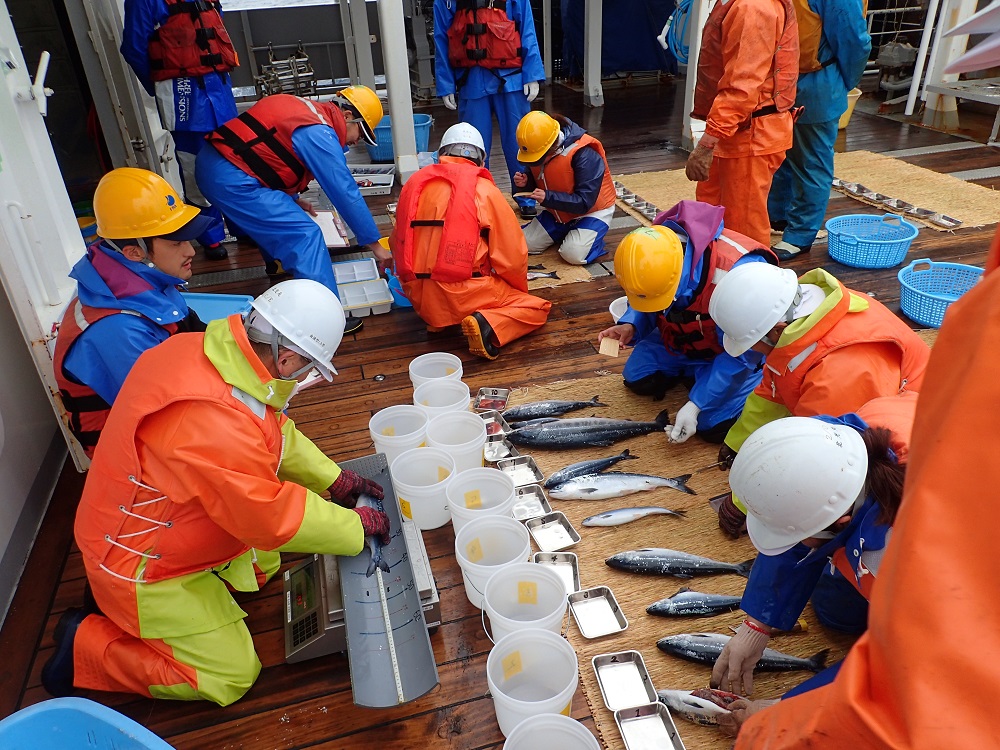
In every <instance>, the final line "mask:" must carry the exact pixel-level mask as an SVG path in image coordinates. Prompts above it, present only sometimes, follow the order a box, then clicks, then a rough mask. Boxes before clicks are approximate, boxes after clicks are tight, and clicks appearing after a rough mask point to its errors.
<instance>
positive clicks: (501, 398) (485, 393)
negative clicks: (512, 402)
mask: <svg viewBox="0 0 1000 750" xmlns="http://www.w3.org/2000/svg"><path fill="white" fill-rule="evenodd" d="M509 399H510V388H480V389H479V393H477V394H476V400H475V401H473V402H472V408H473V409H475V410H476V411H487V410H492V411H503V410H504V409H506V408H507V401H508V400H509Z"/></svg>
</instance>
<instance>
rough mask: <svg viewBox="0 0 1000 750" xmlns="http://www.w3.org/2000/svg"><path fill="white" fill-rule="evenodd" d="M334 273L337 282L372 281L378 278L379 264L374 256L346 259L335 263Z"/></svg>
mask: <svg viewBox="0 0 1000 750" xmlns="http://www.w3.org/2000/svg"><path fill="white" fill-rule="evenodd" d="M333 275H334V277H335V278H336V279H337V284H338V285H340V284H353V283H354V282H356V281H372V280H373V279H377V278H378V264H377V263H376V262H375V259H374V258H360V259H358V260H345V261H341V262H339V263H334V264H333Z"/></svg>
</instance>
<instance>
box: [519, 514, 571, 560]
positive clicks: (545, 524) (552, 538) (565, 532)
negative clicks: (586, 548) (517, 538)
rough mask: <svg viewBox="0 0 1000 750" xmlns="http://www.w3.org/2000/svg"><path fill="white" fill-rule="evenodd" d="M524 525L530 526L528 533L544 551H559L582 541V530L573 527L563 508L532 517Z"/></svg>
mask: <svg viewBox="0 0 1000 750" xmlns="http://www.w3.org/2000/svg"><path fill="white" fill-rule="evenodd" d="M524 525H525V526H527V527H528V533H529V534H531V538H532V539H534V540H535V544H537V545H538V549H540V550H541V551H542V552H558V551H559V550H564V549H568V548H569V547H572V546H573V545H574V544H577V543H579V541H580V532H578V531H577V530H576V529H574V528H573V524H571V523H570V521H569V519H568V518H567V517H566V514H565V513H563V512H562V511H561V510H556V511H553V512H551V513H546V514H545V515H544V516H539V517H538V518H531V519H529V520H527V521H525V523H524Z"/></svg>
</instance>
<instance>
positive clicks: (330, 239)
mask: <svg viewBox="0 0 1000 750" xmlns="http://www.w3.org/2000/svg"><path fill="white" fill-rule="evenodd" d="M312 220H313V221H315V222H316V223H317V224H318V225H319V228H320V229H322V230H323V242H325V243H326V246H327V247H347V244H348V243H347V238H346V237H345V236H344V233H343V231H341V229H342V225H341V223H340V221H339V220H338V219H337V217H336V215H335V214H334V213H333V211H317V212H316V215H315V216H312Z"/></svg>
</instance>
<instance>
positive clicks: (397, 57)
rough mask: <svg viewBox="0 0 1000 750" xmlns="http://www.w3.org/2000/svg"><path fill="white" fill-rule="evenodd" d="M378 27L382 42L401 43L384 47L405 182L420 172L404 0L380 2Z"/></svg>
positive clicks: (398, 158)
mask: <svg viewBox="0 0 1000 750" xmlns="http://www.w3.org/2000/svg"><path fill="white" fill-rule="evenodd" d="M378 20H379V27H380V28H381V29H382V38H383V39H393V40H399V42H400V43H393V44H383V45H382V62H383V64H384V66H385V85H386V89H387V90H388V92H389V112H390V114H391V116H392V150H393V153H394V154H395V155H396V170H397V171H398V172H399V181H400V182H401V183H403V182H406V181H407V180H408V179H409V178H410V175H412V174H413V173H414V172H416V171H417V139H416V136H415V135H414V132H413V102H412V101H411V100H410V68H409V65H408V63H407V60H406V45H405V44H402V40H403V39H405V38H406V37H405V33H406V32H405V29H404V26H403V0H380V2H379V3H378Z"/></svg>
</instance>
